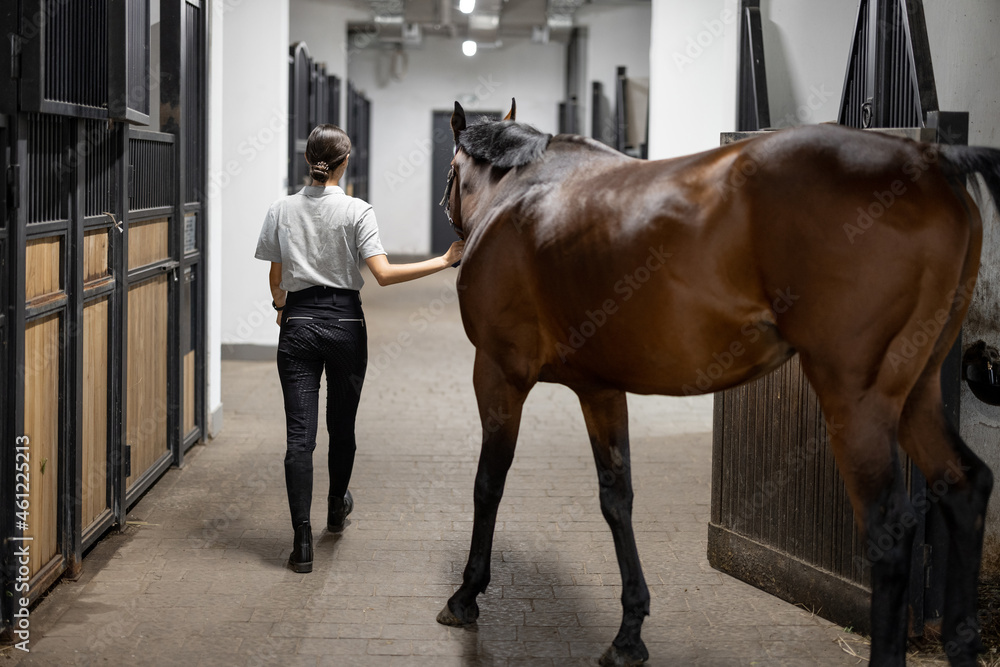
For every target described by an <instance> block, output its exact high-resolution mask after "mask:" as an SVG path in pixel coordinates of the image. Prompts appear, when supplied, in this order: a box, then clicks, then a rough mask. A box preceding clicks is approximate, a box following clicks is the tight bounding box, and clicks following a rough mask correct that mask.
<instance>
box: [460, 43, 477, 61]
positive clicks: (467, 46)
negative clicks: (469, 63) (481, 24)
mask: <svg viewBox="0 0 1000 667" xmlns="http://www.w3.org/2000/svg"><path fill="white" fill-rule="evenodd" d="M462 53H464V54H465V55H467V56H470V57H471V56H474V55H476V43H475V42H474V41H472V40H471V39H467V40H465V41H464V42H462Z"/></svg>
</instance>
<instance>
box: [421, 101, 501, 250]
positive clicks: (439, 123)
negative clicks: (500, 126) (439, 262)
mask: <svg viewBox="0 0 1000 667" xmlns="http://www.w3.org/2000/svg"><path fill="white" fill-rule="evenodd" d="M471 115H473V114H470V116H471ZM474 115H475V117H476V118H489V119H490V120H500V119H501V118H503V114H502V113H501V112H499V111H476V112H475V114H474ZM431 141H432V142H433V144H434V145H433V146H432V148H431V150H432V155H431V169H432V170H433V172H432V175H431V252H432V253H434V254H435V255H438V254H441V253H443V252H445V251H446V250H448V246H450V245H451V244H452V243H453V242H454V241H457V240H458V236H456V234H455V231H454V230H453V229H452V228H451V225H450V224H449V223H448V216H447V215H445V213H444V207H443V206H439V205H438V202H440V201H441V196H442V195H443V194H444V188H445V185H446V184H447V182H448V168H449V166H450V165H451V158H452V156H453V155H454V154H455V136H454V135H453V134H452V132H451V111H435V112H434V120H433V126H432V128H431Z"/></svg>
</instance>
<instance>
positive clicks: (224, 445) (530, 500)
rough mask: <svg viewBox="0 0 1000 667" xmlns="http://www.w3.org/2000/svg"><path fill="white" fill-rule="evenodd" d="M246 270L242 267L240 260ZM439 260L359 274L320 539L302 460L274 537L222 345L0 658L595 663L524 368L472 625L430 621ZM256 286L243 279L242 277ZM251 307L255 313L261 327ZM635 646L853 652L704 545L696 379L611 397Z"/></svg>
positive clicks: (576, 508)
mask: <svg viewBox="0 0 1000 667" xmlns="http://www.w3.org/2000/svg"><path fill="white" fill-rule="evenodd" d="M262 276H263V272H262V274H261V277H262ZM454 278H455V274H454V272H449V273H445V274H440V275H438V276H432V277H429V278H426V279H422V280H420V281H417V282H415V283H408V284H405V285H399V286H394V287H391V288H380V287H378V286H377V285H376V284H375V282H374V280H371V279H369V281H368V284H367V286H366V287H365V289H364V291H363V293H362V300H363V301H364V308H365V310H366V314H367V318H368V327H369V336H370V342H369V354H370V360H369V370H368V375H369V377H368V381H367V383H366V385H365V389H364V393H363V397H362V401H361V409H360V415H359V421H358V447H359V448H358V456H357V464H356V468H355V473H354V478H353V480H352V483H351V489H352V492H353V495H354V498H355V502H356V507H355V510H354V513H353V514H352V515H351V517H350V520H349V524H348V526H347V528H346V530H345V531H344V532H343V534H342V535H340V536H333V535H330V534H328V533H327V532H326V531H325V530H324V529H323V525H324V523H325V494H326V486H327V480H326V463H325V452H324V450H325V446H326V445H325V442H326V436H325V433H323V429H322V428H321V438H320V443H319V446H318V449H317V458H316V461H315V463H316V465H315V469H316V475H317V477H316V485H315V496H314V503H313V527H314V536H315V538H316V556H315V557H316V561H315V564H314V570H313V572H312V573H311V574H294V573H292V572H291V571H290V570H288V569H287V568H286V567H285V560H286V558H287V556H288V553H289V550H290V548H291V542H292V530H291V527H290V524H289V518H288V508H287V503H286V499H285V490H284V478H283V470H282V464H281V462H282V456H283V451H284V443H283V437H284V436H283V434H284V421H283V412H282V409H281V393H280V388H279V385H278V378H277V373H276V371H275V366H274V363H273V361H272V362H246V361H227V362H224V363H223V372H222V380H223V403H224V411H225V426H224V429H223V431H222V433H221V435H220V437H218V438H217V439H215V440H213V441H210V442H209V443H208V444H206V445H198V446H196V447H194V448H193V449H192V450H190V452H189V453H188V455H187V457H186V459H185V465H184V467H183V468H182V469H172V470H169V471H168V472H167V473H166V475H165V476H164V478H163V479H162V480H161V481H160V482H159V483H158V484H156V485H155V486H154V487H153V488H152V490H150V491H149V492H148V493H147V495H146V496H145V497H144V498H143V499H142V500H141V501H140V502H139V503H138V504H137V505H136V506H135V507H134V508H133V510H132V511H131V512H130V514H129V517H128V519H129V523H128V527H127V529H126V530H125V532H124V533H123V534H110V535H109V536H107V537H105V539H104V540H102V541H101V542H99V543H98V544H97V546H96V547H95V548H94V549H93V550H92V551H91V553H90V554H88V555H87V557H86V558H85V560H84V564H83V574H82V576H81V577H80V579H79V580H78V581H63V582H61V583H60V584H58V585H57V586H56V587H55V588H54V589H53V590H52V591H51V592H50V593H49V595H48V596H47V597H46V599H44V600H43V601H42V602H41V603H40V604H39V605H38V607H37V608H36V609H34V610H33V611H32V614H31V629H32V641H31V653H30V654H24V653H22V652H20V651H16V650H12V649H4V650H3V652H2V653H0V665H16V664H19V665H53V664H60V665H76V664H78V665H90V664H101V665H119V664H121V665H126V664H127V665H136V664H143V665H173V664H176V665H227V666H228V665H283V666H294V665H337V666H338V667H339V666H347V665H365V666H369V665H374V666H379V665H434V666H435V667H436V666H439V665H496V666H501V665H512V666H513V665H518V666H520V665H594V664H596V662H597V658H598V657H599V656H600V655H601V653H602V652H603V651H604V650H605V648H607V646H608V645H609V644H610V642H611V640H612V639H613V638H614V636H615V633H616V632H617V626H618V622H619V619H620V606H619V600H618V597H619V595H620V586H619V582H620V580H619V574H618V566H617V563H616V560H615V554H614V547H613V544H612V540H611V534H610V532H609V530H608V528H607V526H606V524H605V522H604V519H603V518H602V516H601V512H600V508H599V506H598V500H597V479H596V473H595V471H594V465H593V462H592V460H591V456H590V451H589V444H588V440H587V435H586V432H585V429H584V425H583V418H582V415H581V414H580V409H579V405H578V403H577V401H576V398H575V396H574V395H573V394H572V393H571V392H570V391H569V390H568V389H566V388H564V387H556V386H551V385H539V386H538V387H536V388H535V390H534V391H533V393H532V395H531V396H530V398H529V400H528V403H527V405H526V408H525V416H524V421H523V424H522V427H521V438H520V442H519V447H518V453H517V458H516V459H515V462H514V466H513V468H512V470H511V472H510V475H509V478H508V483H507V490H506V493H505V496H504V500H503V503H502V505H501V507H500V515H499V520H498V524H497V533H496V539H495V543H494V556H493V561H494V565H493V579H492V583H491V585H490V588H489V590H488V591H487V593H486V594H484V595H483V596H481V597H480V607H481V610H482V614H481V617H480V619H479V623H478V626H477V627H474V628H470V629H456V628H448V627H444V626H441V625H438V624H437V623H436V622H435V620H434V618H435V615H436V614H437V612H438V611H439V610H440V609H441V607H442V606H443V605H444V603H445V601H446V600H447V598H448V596H449V595H450V594H451V593H452V591H453V590H455V588H456V586H457V585H458V583H459V582H460V580H461V572H462V568H463V567H464V565H465V557H466V555H467V549H468V541H469V537H470V534H471V523H472V487H473V478H474V475H475V467H476V461H477V456H478V445H479V439H480V432H479V424H478V417H477V413H476V408H475V400H474V396H473V392H472V381H471V374H472V358H473V348H472V346H471V344H470V343H469V342H468V340H467V339H466V338H465V334H464V332H463V330H462V325H461V320H460V317H459V313H458V305H457V301H456V296H455V288H454ZM261 284H263V282H262V283H261ZM265 326H270V325H269V324H268V325H265ZM629 400H630V402H629V408H630V415H631V430H632V449H633V462H634V471H635V472H634V474H635V489H636V498H635V524H636V532H637V541H638V546H639V551H640V554H641V556H642V561H643V565H644V568H645V574H646V579H647V581H648V583H649V587H650V591H651V594H652V605H651V607H652V615H651V616H650V617H649V618H648V619H647V621H646V624H645V626H644V630H643V637H644V639H645V641H646V644H647V645H648V647H649V651H650V661H649V664H650V665H751V664H758V665H854V664H857V663H858V658H857V657H852V656H851V655H849V654H848V653H847V652H845V650H844V648H843V646H844V644H845V642H846V643H847V645H849V646H850V647H852V648H853V650H856V651H857V652H858V653H860V654H861V655H866V654H867V647H866V645H865V644H864V642H863V641H862V640H861V638H859V637H857V636H855V635H852V634H849V633H846V632H845V631H844V630H843V629H842V628H838V627H836V626H834V625H833V624H831V623H829V622H827V621H825V620H823V619H821V618H819V617H817V616H815V615H813V614H812V613H810V611H809V610H803V609H800V608H798V607H795V606H793V605H790V604H787V603H785V602H783V601H781V600H779V599H777V598H774V597H771V596H770V595H767V594H765V593H762V592H760V591H758V590H756V589H754V588H752V587H750V586H748V585H746V584H744V583H742V582H740V581H737V580H735V579H733V578H731V577H728V576H726V575H723V574H720V573H718V572H716V571H714V570H713V569H711V568H710V567H709V565H708V562H707V559H706V556H705V551H706V531H707V523H708V520H709V503H710V483H711V446H712V441H711V433H710V432H711V427H712V399H711V397H697V398H685V399H671V398H662V397H641V396H632V397H630V399H629Z"/></svg>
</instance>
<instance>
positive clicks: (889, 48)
mask: <svg viewBox="0 0 1000 667" xmlns="http://www.w3.org/2000/svg"><path fill="white" fill-rule="evenodd" d="M881 12H882V13H881V15H880V16H879V29H880V30H881V31H882V35H881V37H882V44H883V46H882V49H883V50H882V52H881V53H880V54H879V58H880V59H881V60H882V61H883V63H884V64H883V67H882V71H881V77H882V79H883V80H882V81H881V86H880V88H882V92H883V95H884V100H883V101H882V102H881V104H880V105H879V106H880V108H879V109H878V110H879V111H880V113H879V116H880V118H879V126H880V127H920V126H921V125H923V122H922V121H923V118H922V117H921V113H920V106H919V105H918V104H917V91H916V73H915V72H914V69H913V65H912V64H911V62H910V60H911V58H912V54H910V53H909V50H908V49H907V39H906V27H905V25H904V12H905V9H904V8H902V7H900V4H899V3H898V2H892V3H890V4H888V5H885V6H884V7H882V8H881Z"/></svg>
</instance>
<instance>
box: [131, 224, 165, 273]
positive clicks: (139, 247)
mask: <svg viewBox="0 0 1000 667" xmlns="http://www.w3.org/2000/svg"><path fill="white" fill-rule="evenodd" d="M169 232H170V220H169V219H168V218H157V219H156V220H146V221H144V222H136V223H132V224H131V225H129V230H128V268H129V270H130V271H131V270H132V269H138V268H139V267H142V266H146V265H148V264H152V263H154V262H159V261H162V260H164V259H169V258H170V237H169Z"/></svg>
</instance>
